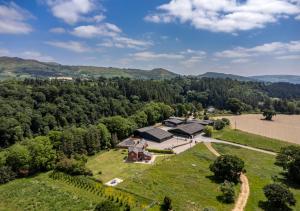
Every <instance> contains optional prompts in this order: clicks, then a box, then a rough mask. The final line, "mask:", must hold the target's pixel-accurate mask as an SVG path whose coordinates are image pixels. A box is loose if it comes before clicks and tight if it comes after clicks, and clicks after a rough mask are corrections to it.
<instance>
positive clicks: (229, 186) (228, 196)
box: [220, 180, 235, 203]
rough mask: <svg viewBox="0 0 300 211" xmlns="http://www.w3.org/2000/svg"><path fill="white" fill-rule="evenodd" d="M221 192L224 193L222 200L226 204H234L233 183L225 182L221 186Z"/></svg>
mask: <svg viewBox="0 0 300 211" xmlns="http://www.w3.org/2000/svg"><path fill="white" fill-rule="evenodd" d="M220 190H221V192H222V196H221V200H222V201H223V202H225V203H233V202H234V198H235V191H234V186H233V183H231V182H228V181H227V180H225V181H224V182H223V183H222V184H221V186H220Z"/></svg>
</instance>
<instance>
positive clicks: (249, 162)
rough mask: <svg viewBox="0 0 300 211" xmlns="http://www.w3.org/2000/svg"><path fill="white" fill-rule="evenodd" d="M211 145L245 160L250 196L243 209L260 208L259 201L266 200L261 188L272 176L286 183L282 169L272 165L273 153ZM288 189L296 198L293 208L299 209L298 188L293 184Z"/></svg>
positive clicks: (257, 209) (222, 152) (255, 210)
mask: <svg viewBox="0 0 300 211" xmlns="http://www.w3.org/2000/svg"><path fill="white" fill-rule="evenodd" d="M213 147H214V148H215V149H216V150H217V151H218V152H219V153H220V154H231V155H236V156H238V157H240V158H241V159H243V160H244V161H245V168H246V171H247V173H246V176H247V177H248V180H249V184H250V196H249V198H248V203H247V206H246V209H245V210H246V211H260V210H262V209H261V208H260V207H259V203H260V201H265V200H266V198H265V196H264V193H263V190H262V188H263V187H264V186H265V185H267V184H270V183H273V182H274V181H273V179H274V178H277V179H276V181H277V182H278V181H283V182H285V183H287V181H285V179H284V177H283V176H282V175H281V174H280V173H281V172H282V169H281V168H280V167H278V166H276V165H274V162H275V156H273V155H269V154H264V153H261V152H255V151H252V150H248V149H243V148H240V147H236V146H231V145H225V144H215V143H214V144H213ZM290 189H291V191H292V192H293V193H294V195H295V198H296V200H297V204H296V206H295V207H294V208H293V210H300V189H299V187H295V186H293V188H290Z"/></svg>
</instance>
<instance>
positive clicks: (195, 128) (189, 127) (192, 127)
mask: <svg viewBox="0 0 300 211" xmlns="http://www.w3.org/2000/svg"><path fill="white" fill-rule="evenodd" d="M203 129H204V127H203V125H201V124H198V123H190V124H185V125H180V126H178V127H176V128H174V129H171V130H169V131H170V132H172V131H174V132H176V131H181V132H183V133H185V134H189V135H193V134H195V133H199V132H201V131H202V130H203Z"/></svg>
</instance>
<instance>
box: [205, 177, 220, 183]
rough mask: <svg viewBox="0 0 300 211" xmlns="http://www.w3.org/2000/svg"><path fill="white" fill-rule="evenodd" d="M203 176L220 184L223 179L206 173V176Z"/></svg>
mask: <svg viewBox="0 0 300 211" xmlns="http://www.w3.org/2000/svg"><path fill="white" fill-rule="evenodd" d="M205 178H207V179H209V180H210V181H212V182H214V183H216V184H221V183H223V182H224V180H223V179H219V178H216V177H215V176H214V175H208V176H205Z"/></svg>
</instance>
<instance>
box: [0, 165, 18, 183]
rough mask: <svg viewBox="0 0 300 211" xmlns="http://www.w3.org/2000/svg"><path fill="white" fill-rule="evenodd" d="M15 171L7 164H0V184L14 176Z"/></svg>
mask: <svg viewBox="0 0 300 211" xmlns="http://www.w3.org/2000/svg"><path fill="white" fill-rule="evenodd" d="M16 176H17V175H16V173H15V172H13V170H12V169H11V167H9V166H0V184H4V183H7V182H9V181H11V180H14V179H15V178H16Z"/></svg>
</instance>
